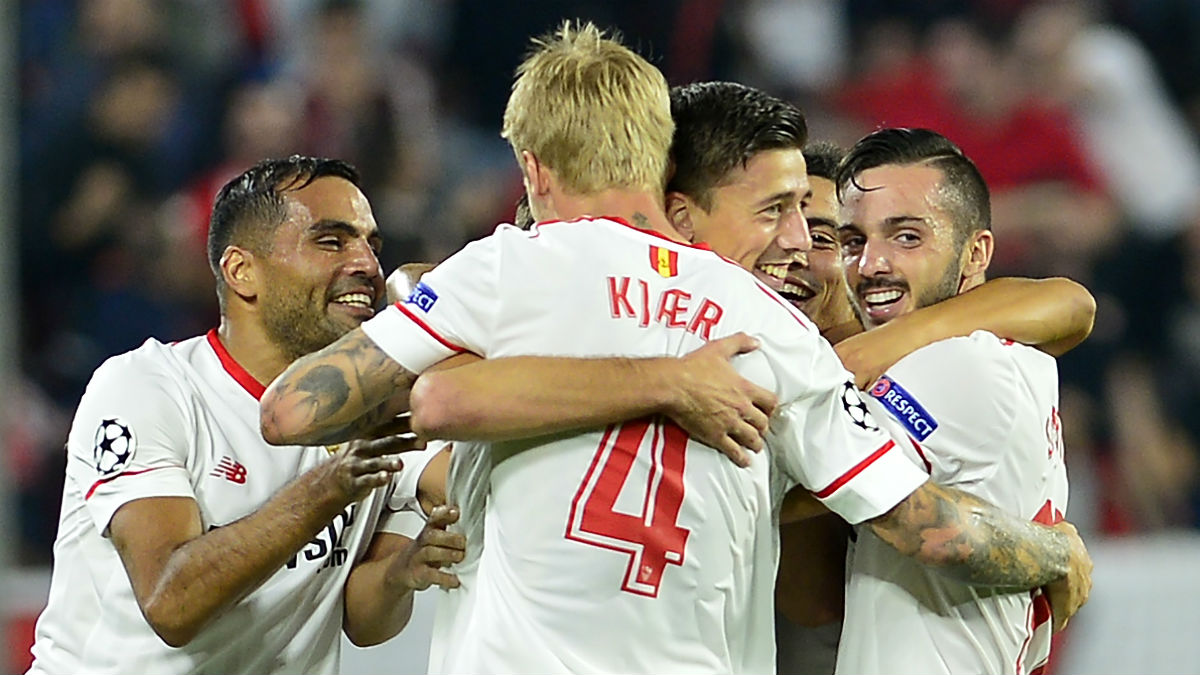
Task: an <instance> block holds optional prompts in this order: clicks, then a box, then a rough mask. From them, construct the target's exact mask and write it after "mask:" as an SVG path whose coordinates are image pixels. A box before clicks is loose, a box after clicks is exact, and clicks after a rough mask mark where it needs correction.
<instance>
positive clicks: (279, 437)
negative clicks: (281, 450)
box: [258, 387, 304, 445]
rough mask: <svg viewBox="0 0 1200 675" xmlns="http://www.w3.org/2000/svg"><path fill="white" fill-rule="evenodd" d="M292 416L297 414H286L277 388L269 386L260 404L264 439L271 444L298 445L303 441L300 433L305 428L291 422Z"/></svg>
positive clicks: (259, 413) (260, 425) (260, 423)
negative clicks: (276, 390)
mask: <svg viewBox="0 0 1200 675" xmlns="http://www.w3.org/2000/svg"><path fill="white" fill-rule="evenodd" d="M290 417H295V416H294V415H291V416H289V415H287V414H286V411H285V410H284V406H283V403H282V402H281V401H280V400H279V396H277V395H276V394H275V388H274V387H270V388H268V389H267V391H266V392H265V393H263V396H262V399H261V400H260V401H259V405H258V424H259V431H260V432H261V433H262V437H263V440H265V441H266V442H267V443H270V444H271V445H296V444H300V443H303V442H304V439H303V438H302V436H301V433H300V432H301V431H303V430H302V429H300V428H298V427H297V425H295V424H289V423H288V420H289V418H290Z"/></svg>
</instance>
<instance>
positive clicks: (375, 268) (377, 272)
mask: <svg viewBox="0 0 1200 675" xmlns="http://www.w3.org/2000/svg"><path fill="white" fill-rule="evenodd" d="M348 252H349V259H348V260H347V261H346V265H345V269H346V270H347V271H348V272H350V273H351V274H365V275H366V276H368V277H372V278H374V277H380V278H382V276H383V271H382V269H381V268H380V267H379V257H378V256H376V255H375V249H373V248H371V245H370V244H369V243H368V242H367V241H366V240H364V239H360V240H357V241H355V242H354V244H353V245H352V246H350V247H349V251H348Z"/></svg>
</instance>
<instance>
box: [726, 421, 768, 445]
mask: <svg viewBox="0 0 1200 675" xmlns="http://www.w3.org/2000/svg"><path fill="white" fill-rule="evenodd" d="M729 437H730V438H732V439H733V441H734V442H735V443H737V444H738V445H739V446H741V447H743V448H745V449H747V450H750V451H752V452H761V451H762V449H763V438H762V434H760V433H759V432H758V429H755V428H754V426H753V425H751V424H749V423H747V422H745V421H739V422H738V424H736V425H734V428H732V429H730V430H729Z"/></svg>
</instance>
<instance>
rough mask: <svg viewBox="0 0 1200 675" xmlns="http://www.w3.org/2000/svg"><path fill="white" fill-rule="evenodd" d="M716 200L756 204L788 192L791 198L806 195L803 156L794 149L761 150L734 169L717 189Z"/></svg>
mask: <svg viewBox="0 0 1200 675" xmlns="http://www.w3.org/2000/svg"><path fill="white" fill-rule="evenodd" d="M716 192H717V194H718V200H720V199H721V198H735V199H739V200H743V201H757V200H760V199H767V198H769V197H772V196H775V195H779V194H784V193H792V195H793V196H794V197H795V198H800V197H803V196H804V195H805V194H806V193H807V192H808V169H807V167H806V166H805V164H804V153H803V152H801V151H800V150H799V149H798V148H781V149H778V150H764V151H762V152H760V153H758V154H756V155H754V156H753V157H751V158H750V161H748V162H746V164H745V165H744V166H742V165H738V166H736V167H734V169H733V170H732V171H730V172H729V173H728V174H726V176H725V180H724V181H722V182H721V184H720V185H719V186H718V187H717V189H716Z"/></svg>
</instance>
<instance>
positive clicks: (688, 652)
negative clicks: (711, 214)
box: [431, 221, 808, 673]
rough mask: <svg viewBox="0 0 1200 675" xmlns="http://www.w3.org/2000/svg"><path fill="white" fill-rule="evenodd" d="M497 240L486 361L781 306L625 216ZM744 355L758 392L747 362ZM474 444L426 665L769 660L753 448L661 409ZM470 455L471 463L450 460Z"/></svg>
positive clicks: (616, 666) (762, 524) (456, 485)
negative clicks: (449, 590) (481, 503)
mask: <svg viewBox="0 0 1200 675" xmlns="http://www.w3.org/2000/svg"><path fill="white" fill-rule="evenodd" d="M592 228H603V229H604V232H603V234H602V236H597V233H596V232H594V231H593V230H592ZM498 236H499V235H498ZM508 236H509V238H510V239H512V240H513V241H512V245H511V246H502V247H501V249H502V260H501V261H500V264H499V265H497V269H498V274H499V282H498V283H499V288H501V289H502V290H503V293H502V294H501V295H500V297H498V298H496V299H495V302H496V303H497V304H498V307H497V309H496V312H495V316H496V321H495V325H493V326H489V327H488V330H489V331H491V335H492V336H493V339H492V341H490V343H489V345H488V346H487V353H486V354H485V356H487V357H489V358H492V357H497V356H513V355H521V354H555V355H569V356H660V355H681V354H684V353H687V352H690V351H692V350H694V349H696V348H698V347H700V346H701V345H703V343H704V342H705V340H707V339H715V338H718V337H723V336H725V335H728V334H730V333H731V332H733V331H732V330H731V328H729V327H734V326H736V327H737V329H738V330H749V332H753V328H754V327H761V328H763V329H765V327H766V326H767V324H768V321H769V319H766V318H758V319H756V318H754V317H753V316H752V314H751V313H752V312H755V311H757V312H759V313H763V307H764V303H770V304H773V303H776V302H778V299H777V298H774V297H772V296H770V295H769V294H768V293H766V292H765V291H763V290H762V289H760V288H759V287H758V285H757V282H755V281H753V279H752V278H751V277H750V276H749V275H748V274H747V273H746V272H745V271H744V270H742V269H740V268H738V267H736V266H735V265H733V264H732V263H729V262H727V261H722V260H719V259H717V257H716V256H715V255H714V254H712V253H711V252H708V251H702V250H696V249H693V248H691V247H689V246H687V245H685V244H679V243H675V242H668V241H666V240H663V239H658V238H656V237H655V236H654V235H651V234H647V233H644V232H642V231H638V230H635V229H633V228H630V227H628V226H626V225H621V224H617V223H612V222H608V221H596V222H589V223H557V224H544V225H542V226H540V228H539V230H538V232H537V233H536V234H530V235H527V234H524V233H510V234H509V235H508ZM523 238H527V240H525V241H521V239H523ZM600 242H606V243H605V244H604V245H598V244H599V243H600ZM755 296H757V297H755ZM766 314H770V312H766ZM775 318H776V319H778V318H785V319H786V320H788V321H796V319H794V318H792V317H791V316H790V314H787V313H785V312H782V311H781V312H778V313H777V314H775ZM794 330H808V329H807V328H802V327H800V326H799V324H797V326H796V327H795V328H794ZM744 361H745V362H746V363H745V365H749V364H750V363H755V364H757V365H758V368H755V370H756V371H757V373H756V374H755V375H754V377H755V378H756V379H758V381H759V382H760V383H761V384H763V385H764V386H768V387H772V388H774V386H775V384H776V383H774V382H773V381H771V376H770V373H769V368H768V367H767V365H766V363H765V360H764V359H762V358H761V357H759V358H758V359H757V360H754V359H747V360H744ZM485 447H486V446H474V445H470V444H456V447H455V452H454V465H455V466H454V467H453V468H452V478H451V483H452V484H451V488H450V498H451V500H452V501H456V500H458V499H459V498H461V497H463V496H464V495H465V494H466V493H468V492H469V491H470V490H472V489H473V488H472V485H471V483H472V482H474V483H475V485H474V488H476V489H477V488H479V487H481V481H483V480H485V479H486V476H487V473H488V469H489V468H490V479H488V483H487V485H488V488H489V494H488V495H487V500H488V504H487V507H486V509H485V512H486V515H485V516H484V520H485V523H484V526H483V537H482V543H483V546H482V553H481V556H480V558H479V560H478V566H477V567H474V565H473V563H472V564H468V565H466V566H464V568H463V570H462V571H461V572H460V576H461V577H462V581H463V586H464V588H463V591H464V592H462V593H460V595H461V598H460V599H458V600H455V599H451V600H450V602H461V603H462V606H461V607H458V608H457V611H456V612H455V617H456V619H455V620H454V621H449V620H448V619H446V617H442V618H441V620H442V621H443V624H442V625H441V626H439V631H438V632H439V633H441V634H442V635H441V637H446V636H450V640H451V642H452V645H453V646H452V647H449V648H445V649H443V648H442V647H444V646H446V645H440V646H435V649H434V653H435V657H434V661H433V663H432V664H431V665H432V667H433V669H434V670H439V669H440V670H442V671H445V672H476V671H483V670H486V671H488V672H597V671H607V672H677V673H682V672H746V671H749V672H767V671H769V670H771V669H772V668H773V666H772V665H771V664H772V661H773V647H772V645H771V636H772V629H771V625H770V623H769V622H770V618H771V613H770V610H771V604H770V589H771V588H772V579H773V575H774V560H775V557H774V556H775V552H774V551H775V548H774V546H775V543H774V539H773V537H774V534H773V529H772V526H771V508H772V502H771V495H770V493H769V480H768V471H769V462H767V461H764V458H762V457H759V458H757V459H756V461H755V462H754V464H753V466H751V467H750V468H747V469H739V468H737V467H736V466H735V465H734V464H733V463H732V462H730V461H729V460H727V459H725V458H723V457H722V456H721V455H719V454H718V453H717V452H716V451H714V450H712V449H710V448H707V447H704V446H701V445H699V444H697V443H695V442H693V441H691V440H689V438H688V437H687V435H686V434H685V433H684V432H683V431H682V430H681V429H679V428H678V427H675V426H674V425H672V424H669V423H666V422H664V420H661V419H643V420H636V421H632V422H628V423H625V424H622V425H617V426H614V427H610V428H608V429H603V430H597V431H594V432H590V433H583V434H575V435H562V436H556V437H551V438H540V439H533V440H529V441H521V442H507V443H497V444H493V445H491V446H490V452H491V455H490V458H484V457H483V456H482V455H480V454H479V453H480V452H481V451H483V450H484V449H485ZM476 463H482V464H483V465H484V466H483V470H482V471H478V470H475V471H474V472H473V471H472V470H470V469H464V468H463V467H464V466H473V465H475V464H476ZM468 501H469V500H468ZM470 510H471V509H470V507H469V506H468V507H465V509H464V511H465V512H464V520H467V521H470V520H471V518H472V517H474V515H476V514H472V513H470ZM467 527H470V525H469V524H468V525H467ZM471 541H472V546H471V548H473V549H474V550H479V547H478V545H477V544H478V537H477V536H476V537H472V539H471ZM456 593H457V592H456ZM451 595H452V596H453V595H455V594H451ZM752 595H754V596H755V597H754V601H753V602H752V601H751V600H752V597H751V596H752ZM760 606H761V607H760ZM760 610H765V611H760ZM441 637H440V638H439V639H441Z"/></svg>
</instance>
